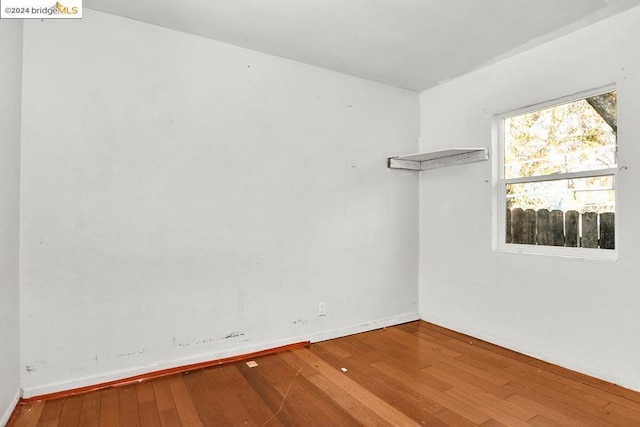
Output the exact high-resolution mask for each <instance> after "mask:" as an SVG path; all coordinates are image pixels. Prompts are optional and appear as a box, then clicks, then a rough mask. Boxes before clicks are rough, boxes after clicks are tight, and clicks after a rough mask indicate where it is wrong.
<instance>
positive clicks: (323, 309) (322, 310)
mask: <svg viewBox="0 0 640 427" xmlns="http://www.w3.org/2000/svg"><path fill="white" fill-rule="evenodd" d="M326 315H327V303H326V302H324V301H323V302H319V303H318V316H326Z"/></svg>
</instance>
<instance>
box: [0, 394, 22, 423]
mask: <svg viewBox="0 0 640 427" xmlns="http://www.w3.org/2000/svg"><path fill="white" fill-rule="evenodd" d="M20 395H21V392H20V390H18V391H17V392H16V396H15V397H14V398H13V400H11V403H10V404H9V407H8V408H7V409H6V410H5V412H4V414H2V418H0V426H5V425H7V424H8V423H9V420H10V419H11V415H13V413H14V412H15V410H16V407H17V406H18V402H19V401H20Z"/></svg>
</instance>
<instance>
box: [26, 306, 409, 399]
mask: <svg viewBox="0 0 640 427" xmlns="http://www.w3.org/2000/svg"><path fill="white" fill-rule="evenodd" d="M419 319H420V316H419V314H418V313H407V314H402V315H399V316H394V317H389V318H385V319H378V320H372V321H369V322H364V323H360V324H357V325H353V326H348V327H345V328H337V329H332V330H329V331H323V332H319V333H314V334H306V335H299V336H296V337H292V338H288V339H286V340H278V341H270V342H265V343H261V344H257V345H253V346H246V347H236V348H233V349H229V350H226V351H223V352H218V353H209V354H204V355H198V356H193V357H189V358H183V359H176V360H172V361H167V362H162V363H158V364H154V365H151V366H144V367H142V366H141V367H136V368H133V369H127V370H121V371H115V372H110V373H107V374H102V375H96V376H92V377H84V378H77V379H74V380H70V381H63V382H58V383H52V384H46V385H42V386H36V387H25V388H24V389H23V393H22V395H23V401H35V400H40V399H51V398H56V397H62V396H66V395H71V394H77V393H84V392H87V391H90V390H95V389H99V388H105V387H111V386H116V385H122V384H128V383H131V382H136V381H143V380H145V379H150V378H155V377H158V376H163V375H170V374H172V373H176V372H184V371H188V370H193V369H198V368H203V367H206V366H214V365H218V364H221V363H229V362H233V361H237V360H242V359H246V358H249V357H258V356H259V355H264V354H269V353H272V352H277V351H283V350H286V349H287V348H288V347H290V346H296V345H299V344H301V343H305V342H307V343H308V342H318V341H325V340H329V339H333V338H339V337H344V336H347V335H353V334H357V333H361V332H366V331H370V330H373V329H379V328H385V327H388V326H393V325H399V324H401V323H407V322H412V321H414V320H419Z"/></svg>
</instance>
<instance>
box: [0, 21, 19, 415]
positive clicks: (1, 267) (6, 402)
mask: <svg viewBox="0 0 640 427" xmlns="http://www.w3.org/2000/svg"><path fill="white" fill-rule="evenodd" d="M0 52H1V54H2V59H0V425H4V423H5V422H6V421H8V419H9V416H10V415H11V412H12V411H13V408H14V407H15V404H16V403H17V399H18V397H19V390H20V368H19V367H20V343H19V333H20V328H19V326H20V323H19V321H20V316H19V305H20V304H19V295H20V282H19V280H20V263H19V253H20V250H19V240H18V236H19V232H20V222H19V221H20V102H21V99H20V98H21V93H22V22H21V21H19V20H15V21H10V20H3V21H2V22H0Z"/></svg>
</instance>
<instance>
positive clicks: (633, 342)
mask: <svg viewBox="0 0 640 427" xmlns="http://www.w3.org/2000/svg"><path fill="white" fill-rule="evenodd" d="M639 40H640V8H635V9H632V10H630V11H628V12H626V13H624V14H622V15H618V16H614V17H612V18H610V19H608V20H606V21H602V22H601V23H598V24H595V25H593V26H590V27H588V28H586V29H583V30H580V31H578V32H576V33H573V34H570V35H568V36H565V37H563V38H561V39H557V40H555V41H552V42H550V43H547V44H545V45H542V46H540V47H538V48H535V49H532V50H530V51H527V52H525V53H522V54H520V55H517V56H515V57H512V58H510V59H507V60H505V61H502V62H499V63H496V64H494V65H492V66H490V67H487V68H484V69H482V70H479V71H476V72H474V73H471V74H469V75H466V76H464V77H461V78H458V79H456V80H453V81H450V82H448V83H446V84H443V85H441V86H439V87H436V88H434V89H432V90H429V91H426V92H424V93H422V94H421V107H422V109H421V123H422V127H421V150H433V149H442V148H453V147H491V146H492V134H491V126H492V119H493V117H494V115H495V114H497V113H500V112H503V111H508V110H510V109H515V108H518V107H523V106H527V105H531V104H535V103H538V102H542V101H545V100H548V99H553V98H557V97H560V96H563V95H568V94H572V93H576V92H579V91H583V90H586V89H591V88H597V87H600V86H603V85H607V84H611V83H616V84H617V89H618V128H619V134H618V135H619V138H618V143H619V163H620V165H624V166H627V167H628V169H627V170H624V171H622V172H621V173H620V176H619V180H618V182H617V193H616V194H617V197H618V205H617V217H618V221H619V223H618V224H619V231H620V234H619V241H618V242H617V245H618V248H619V259H618V260H617V261H616V262H594V261H586V260H576V259H566V258H555V257H548V256H534V255H524V254H507V253H498V252H494V251H493V250H492V209H493V206H492V185H494V181H493V179H494V177H493V176H492V164H491V162H484V163H475V164H469V165H463V166H456V167H451V168H445V169H439V170H433V171H427V172H423V175H421V177H420V227H421V233H420V235H421V240H420V241H421V246H420V248H421V249H420V251H421V253H420V311H421V314H422V316H423V318H424V319H425V320H428V321H432V322H434V323H438V324H440V325H443V326H446V327H450V328H452V329H455V330H458V331H462V332H466V333H469V334H471V335H474V336H477V337H480V338H484V339H486V340H488V341H491V342H494V343H497V344H500V345H504V346H506V347H509V348H512V349H515V350H518V351H521V352H524V353H527V354H530V355H533V356H535V357H538V358H541V359H544V360H547V361H550V362H553V363H556V364H559V365H562V366H565V367H568V368H571V369H575V370H578V371H581V372H585V373H588V374H591V375H594V376H596V377H600V378H603V379H606V380H609V381H612V382H616V383H619V384H621V385H623V386H626V387H629V388H633V389H636V390H640V358H639V357H638V355H639V354H640V328H638V324H639V323H638V312H639V310H638V301H640V288H639V285H640V283H639V282H638V277H640V262H638V260H640V245H639V242H640V222H638V221H637V218H638V212H640V197H638V183H639V182H640V181H639V180H640V120H638V118H639V117H640V49H639V44H638V41H639ZM493 157H494V159H495V157H496V153H493Z"/></svg>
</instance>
